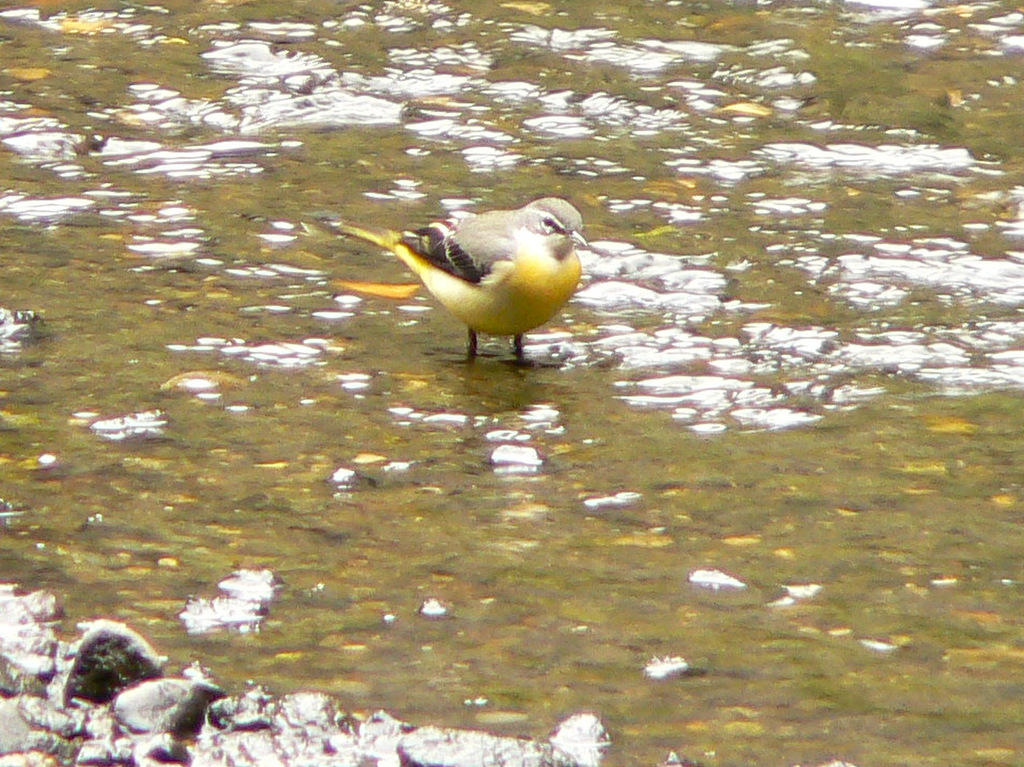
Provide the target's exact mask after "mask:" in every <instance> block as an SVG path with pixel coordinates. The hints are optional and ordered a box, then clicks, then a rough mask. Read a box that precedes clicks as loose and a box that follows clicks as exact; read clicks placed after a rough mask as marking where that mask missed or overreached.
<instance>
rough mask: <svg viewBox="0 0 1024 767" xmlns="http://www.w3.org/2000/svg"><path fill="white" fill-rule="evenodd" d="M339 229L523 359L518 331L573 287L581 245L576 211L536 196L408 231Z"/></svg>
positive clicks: (552, 309)
mask: <svg viewBox="0 0 1024 767" xmlns="http://www.w3.org/2000/svg"><path fill="white" fill-rule="evenodd" d="M334 225H335V226H336V227H337V228H338V229H339V230H340V231H342V232H344V233H345V234H349V235H352V236H353V237H358V238H359V239H362V240H366V241H367V242H371V243H373V244H374V245H379V246H380V247H382V248H386V249H387V250H390V251H391V252H392V253H394V254H395V255H396V256H398V258H399V259H401V261H402V262H403V263H404V264H405V265H406V266H408V267H409V268H410V269H411V270H412V271H413V272H414V273H415V274H416V276H417V277H419V278H420V280H421V281H422V282H423V284H424V285H425V286H426V288H427V290H429V291H430V292H431V293H432V294H433V295H434V297H435V298H436V299H437V300H438V301H440V302H441V303H442V304H443V305H444V307H445V308H446V309H448V311H450V312H451V313H452V314H454V315H455V316H456V317H458V318H459V319H460V320H462V321H463V322H465V323H466V324H467V325H468V326H469V342H468V344H467V347H466V352H467V355H468V357H469V358H470V359H473V358H474V357H475V356H476V335H477V333H487V334H489V335H498V336H513V337H514V346H515V354H516V359H517V360H519V361H520V362H521V361H522V360H523V333H525V332H526V331H528V330H533V329H534V328H535V327H537V326H538V325H543V324H544V323H545V322H547V321H548V320H550V319H551V318H552V317H554V316H555V314H556V313H557V312H558V310H559V309H561V308H562V306H563V305H564V304H565V302H566V301H568V300H569V298H570V297H571V296H572V294H573V292H575V290H576V286H577V285H578V284H579V281H580V259H579V257H578V256H577V255H576V246H577V245H583V246H585V245H586V244H587V241H586V240H585V239H583V235H582V234H581V233H580V230H582V229H583V217H582V216H581V215H580V212H579V211H578V210H576V208H575V207H573V205H572V204H570V203H569V202H567V201H565V200H563V199H560V198H558V197H544V198H543V199H540V200H534V201H533V202H531V203H529V204H527V205H524V206H523V207H521V208H518V209H516V210H492V211H488V212H486V213H480V214H478V215H475V216H472V217H469V218H465V219H462V220H460V221H455V220H452V219H449V220H445V221H435V222H433V223H432V224H429V225H428V226H425V227H423V228H422V229H417V230H415V231H412V232H396V231H392V230H377V229H363V228H362V227H359V226H353V225H351V224H346V223H342V222H335V224H334Z"/></svg>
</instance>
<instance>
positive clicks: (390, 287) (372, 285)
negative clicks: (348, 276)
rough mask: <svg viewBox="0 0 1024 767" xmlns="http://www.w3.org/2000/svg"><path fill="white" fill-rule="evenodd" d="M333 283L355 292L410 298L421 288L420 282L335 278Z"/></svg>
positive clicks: (380, 296)
mask: <svg viewBox="0 0 1024 767" xmlns="http://www.w3.org/2000/svg"><path fill="white" fill-rule="evenodd" d="M331 284H332V285H334V286H335V287H339V288H345V289H346V290H351V291H353V292H355V293H362V294H363V295H367V296H377V297H378V298H409V296H412V295H414V294H415V293H416V291H417V290H419V289H420V285H419V283H418V282H403V283H390V282H359V281H358V280H333V281H332V282H331Z"/></svg>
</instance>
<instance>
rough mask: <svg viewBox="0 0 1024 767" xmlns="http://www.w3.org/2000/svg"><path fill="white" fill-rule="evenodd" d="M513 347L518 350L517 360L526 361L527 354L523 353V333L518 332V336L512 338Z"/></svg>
mask: <svg viewBox="0 0 1024 767" xmlns="http://www.w3.org/2000/svg"><path fill="white" fill-rule="evenodd" d="M512 348H513V349H514V350H515V352H516V362H526V356H525V355H524V354H523V334H522V333H516V337H515V338H514V339H512Z"/></svg>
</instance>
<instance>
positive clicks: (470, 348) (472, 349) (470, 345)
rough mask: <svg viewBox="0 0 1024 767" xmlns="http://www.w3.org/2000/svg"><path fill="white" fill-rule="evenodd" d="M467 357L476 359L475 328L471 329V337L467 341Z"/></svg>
mask: <svg viewBox="0 0 1024 767" xmlns="http://www.w3.org/2000/svg"><path fill="white" fill-rule="evenodd" d="M466 357H467V358H469V359H475V358H476V331H475V330H473V328H470V329H469V337H468V338H467V339H466Z"/></svg>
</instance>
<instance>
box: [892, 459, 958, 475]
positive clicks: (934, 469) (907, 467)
mask: <svg viewBox="0 0 1024 767" xmlns="http://www.w3.org/2000/svg"><path fill="white" fill-rule="evenodd" d="M900 471H902V472H904V473H905V474H945V473H946V472H947V468H946V462H945V461H908V462H907V463H905V464H903V466H901V467H900Z"/></svg>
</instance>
